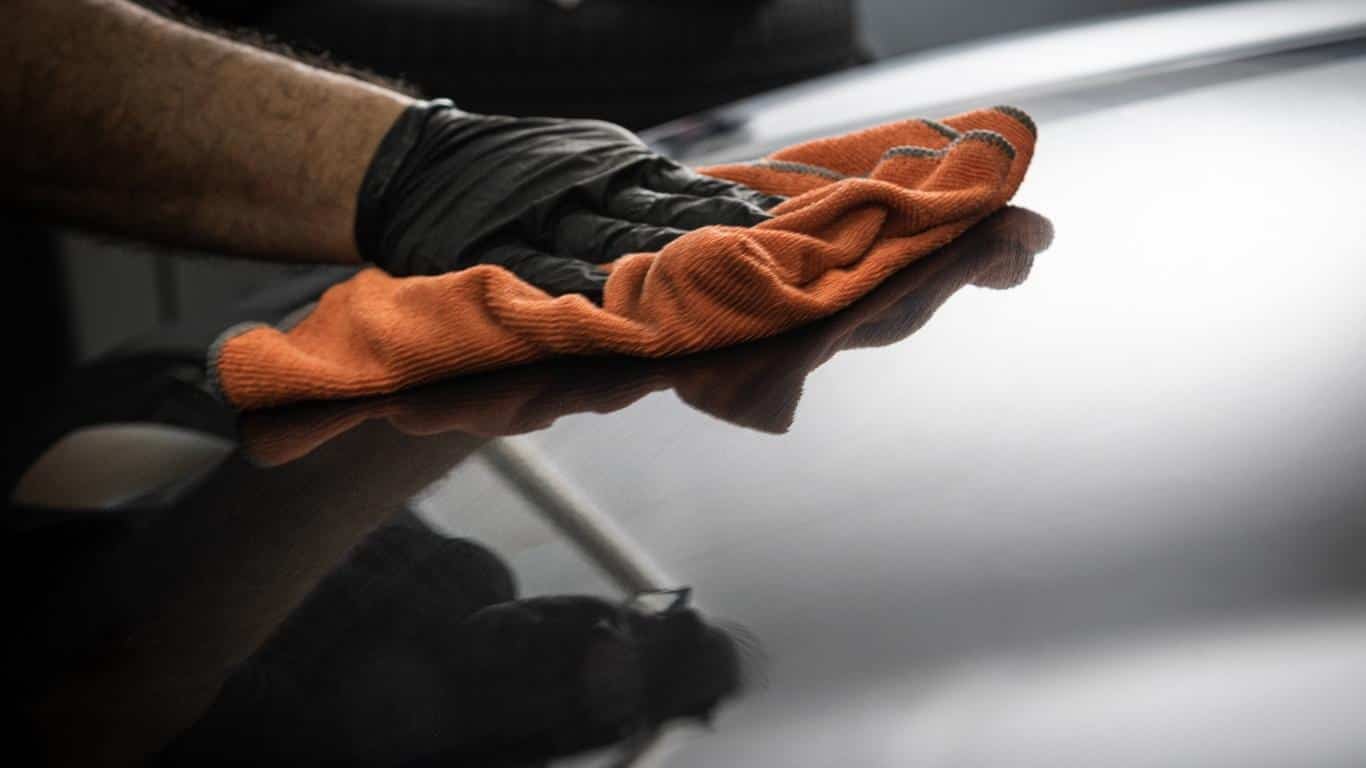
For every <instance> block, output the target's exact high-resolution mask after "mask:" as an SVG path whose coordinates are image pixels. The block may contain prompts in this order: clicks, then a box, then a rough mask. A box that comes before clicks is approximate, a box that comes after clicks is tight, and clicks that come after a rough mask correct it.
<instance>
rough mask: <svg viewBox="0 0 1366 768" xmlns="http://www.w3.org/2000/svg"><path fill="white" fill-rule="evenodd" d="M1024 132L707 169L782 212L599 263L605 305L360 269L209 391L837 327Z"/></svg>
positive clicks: (928, 128)
mask: <svg viewBox="0 0 1366 768" xmlns="http://www.w3.org/2000/svg"><path fill="white" fill-rule="evenodd" d="M1034 139H1035V128H1034V124H1033V121H1032V120H1030V118H1029V117H1028V116H1027V115H1026V114H1024V113H1023V112H1021V111H1020V110H1018V109H1014V108H1011V107H996V108H993V109H987V110H979V111H976V112H970V113H967V114H963V115H959V116H957V117H952V118H949V119H947V120H944V121H943V122H935V121H931V120H905V121H899V122H895V123H889V124H886V125H882V126H878V127H875V128H870V129H867V130H863V131H857V132H855V133H850V134H846V135H844V136H839V137H835V138H829V139H819V140H816V141H810V142H806V143H803V144H799V145H796V146H793V147H789V148H787V149H784V150H781V151H779V152H776V153H774V154H773V155H770V156H769V157H767V158H764V159H762V160H758V161H755V162H750V163H738V164H731V165H721V166H715V167H711V168H704V169H701V170H702V172H703V173H706V174H708V175H711V176H715V177H718V178H723V179H729V180H732V181H737V182H739V183H742V184H746V185H748V186H751V187H754V188H755V189H758V190H760V191H763V192H767V193H770V194H776V195H784V196H787V197H788V198H789V199H788V200H787V201H786V202H785V203H783V204H781V205H779V206H778V207H777V208H775V209H774V210H773V212H772V213H773V215H774V217H773V218H772V219H771V220H769V221H766V222H764V223H763V224H760V225H758V226H755V227H749V228H740V227H725V226H716V227H704V228H702V229H699V230H696V231H694V232H690V233H688V234H686V235H684V236H682V237H680V238H678V239H677V240H675V241H674V242H672V243H670V244H669V245H667V246H666V247H665V248H664V249H663V250H660V251H658V252H656V253H637V254H630V255H628V256H624V257H622V258H620V259H618V260H617V261H616V262H614V263H612V264H610V265H608V266H607V268H608V269H610V271H611V275H610V277H609V279H608V281H607V286H606V289H605V291H604V294H603V304H602V306H601V307H599V306H596V305H594V304H593V303H592V302H590V301H588V300H587V299H585V298H583V297H582V296H572V295H571V296H560V297H558V298H552V297H550V296H548V295H547V294H545V293H544V292H542V291H540V290H539V289H537V288H535V287H533V286H531V285H528V284H526V283H523V282H522V281H520V280H518V279H517V278H516V277H515V276H513V275H512V274H511V273H510V272H507V271H505V270H503V269H502V268H500V267H495V266H488V265H485V266H476V267H471V268H469V269H465V270H462V271H459V272H453V273H449V274H445V275H438V276H434V277H408V278H396V277H392V276H389V275H387V274H385V273H384V272H382V271H380V270H378V269H368V270H365V271H363V272H361V273H359V274H357V275H356V276H355V277H353V278H351V279H350V280H348V281H346V282H344V283H342V284H340V285H337V286H335V287H333V288H331V289H330V290H328V291H327V293H325V294H324V295H323V296H322V298H321V300H320V301H319V302H318V304H317V306H316V307H315V308H313V309H312V311H311V312H309V313H308V314H307V316H305V317H303V318H302V320H300V321H299V322H298V323H297V324H296V325H294V326H293V327H292V328H290V329H289V330H287V331H285V330H280V329H276V328H272V327H269V326H262V325H255V326H245V327H243V326H239V327H235V328H231V329H228V330H227V331H225V332H224V333H223V335H222V336H220V337H219V339H218V340H217V341H216V342H215V343H214V345H213V347H212V348H211V349H210V351H209V360H208V364H209V379H210V381H211V382H212V383H213V385H214V386H215V388H216V389H217V391H218V392H219V394H220V395H221V396H222V397H223V399H224V400H225V401H227V402H228V403H229V404H231V405H233V406H235V407H237V408H241V409H252V408H260V407H265V406H270V405H278V404H282V403H287V402H294V401H299V400H310V399H331V398H343V397H358V396H363V395H373V394H380V393H385V392H393V391H397V390H399V389H402V388H405V387H410V386H413V385H415V384H420V383H423V382H427V381H432V380H435V379H440V378H444V377H449V376H453V375H458V374H464V373H472V372H476V371H486V370H491V369H495V368H502V367H507V366H512V365H517V364H521V363H527V362H531V361H534V360H540V359H544V358H548V357H554V356H561V355H605V354H620V355H630V356H635V357H668V356H674V355H682V354H687V353H691V352H697V351H701V350H705V349H713V348H717V347H723V346H728V345H731V344H736V343H739V342H743V341H748V340H752V339H757V338H761V337H765V336H771V335H774V334H777V333H780V332H782V331H785V330H788V329H791V328H794V327H797V326H799V325H803V324H805V323H808V322H810V321H812V320H815V319H817V318H820V317H824V316H826V315H829V314H831V313H833V312H836V311H838V310H840V309H843V308H844V307H846V306H848V305H849V304H851V303H853V302H854V301H855V300H857V299H858V298H859V297H861V296H863V295H865V294H867V293H868V292H869V291H871V290H872V289H874V288H875V287H877V286H878V285H879V284H880V283H881V282H882V281H883V280H885V279H886V278H887V277H888V276H890V275H892V274H893V273H895V272H896V271H898V270H900V269H901V268H903V267H905V266H906V265H907V264H910V263H911V262H913V261H915V260H916V259H918V258H920V257H922V256H924V255H926V254H928V253H930V252H932V251H934V250H935V249H937V248H939V247H941V246H943V245H945V244H946V243H948V242H949V241H951V240H953V239H954V238H956V237H957V236H958V235H960V234H962V233H963V232H964V231H966V230H967V229H968V228H969V227H971V226H972V225H973V224H975V223H976V222H978V221H980V220H982V219H983V218H985V217H986V216H988V215H990V214H991V213H992V212H994V211H996V210H997V209H999V208H1001V207H1002V206H1004V205H1005V204H1006V203H1007V202H1008V201H1009V200H1010V198H1011V197H1012V196H1013V195H1014V194H1015V191H1016V190H1017V189H1018V188H1019V186H1020V182H1021V181H1022V180H1023V178H1024V174H1025V171H1026V170H1027V169H1028V167H1029V161H1030V158H1031V157H1032V155H1033V150H1034Z"/></svg>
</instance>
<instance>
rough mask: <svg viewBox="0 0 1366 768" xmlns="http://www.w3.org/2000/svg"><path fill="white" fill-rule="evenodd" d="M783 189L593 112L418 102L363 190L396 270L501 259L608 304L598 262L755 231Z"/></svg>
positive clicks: (370, 234)
mask: <svg viewBox="0 0 1366 768" xmlns="http://www.w3.org/2000/svg"><path fill="white" fill-rule="evenodd" d="M781 199H782V198H777V197H773V196H770V195H765V194H762V193H759V192H756V191H754V190H751V189H748V188H746V187H743V186H740V185H737V184H734V183H731V182H727V181H721V180H718V179H711V178H707V177H705V176H701V175H699V174H697V173H695V172H693V171H691V170H689V169H687V168H684V167H683V166H680V165H678V164H677V163H674V162H672V161H671V160H668V159H666V158H664V157H661V156H660V155H657V154H655V153H654V152H651V151H650V150H649V149H648V148H647V147H646V146H645V145H644V144H643V143H642V142H641V141H640V139H638V138H636V137H635V136H634V135H633V134H631V133H630V132H628V131H627V130H626V129H624V128H620V127H618V126H615V125H612V124H610V123H603V122H598V121H593V120H558V119H552V118H516V117H492V116H486V115H471V114H466V113H464V112H461V111H459V110H458V109H456V108H455V107H454V105H453V104H451V103H450V102H449V101H445V100H440V101H434V102H425V103H419V104H415V105H413V106H412V107H409V108H408V109H407V110H406V111H405V112H404V113H403V115H402V116H400V117H399V119H398V120H397V122H396V123H395V124H394V126H393V128H391V129H390V130H389V133H388V135H387V136H385V138H384V140H383V141H382V142H381V143H380V146H379V149H378V150H377V151H376V153H375V157H374V159H373V160H372V161H371V163H370V168H369V170H368V171H367V172H366V176H365V180H364V182H363V183H362V185H361V191H360V200H359V206H358V210H357V215H356V242H357V244H358V246H359V248H360V253H361V256H362V257H364V258H365V259H366V260H368V261H370V262H373V263H374V264H376V265H378V266H380V267H382V268H383V269H384V270H386V271H387V272H389V273H390V274H394V275H431V274H440V273H443V272H449V271H452V270H458V269H463V268H465V267H469V266H473V265H475V264H497V265H499V266H502V267H504V268H506V269H508V270H510V271H511V272H512V273H514V274H516V275H517V276H518V277H520V278H521V279H523V280H525V281H526V282H528V283H531V284H532V285H535V286H537V287H538V288H541V289H542V290H544V291H546V292H547V293H549V294H551V295H556V296H558V295H561V294H565V293H580V294H583V295H585V296H588V297H589V298H590V299H592V300H594V301H601V297H602V289H603V286H604V285H605V284H606V282H607V274H606V273H605V272H602V271H601V270H599V269H598V268H597V267H596V266H595V265H597V264H603V263H606V262H609V261H612V260H614V259H616V258H618V257H620V256H622V255H625V254H627V253H635V252H641V251H654V250H658V249H659V248H662V247H663V246H664V245H665V244H667V243H668V242H670V241H671V240H673V239H674V238H676V237H678V236H679V235H681V234H683V233H684V232H685V231H687V230H691V229H696V228H698V227H703V226H708V225H712V224H730V225H737V226H752V225H754V224H757V223H759V222H761V221H764V220H765V219H767V218H768V214H767V213H765V210H766V209H767V208H769V207H772V206H773V205H776V204H777V203H778V202H780V201H781Z"/></svg>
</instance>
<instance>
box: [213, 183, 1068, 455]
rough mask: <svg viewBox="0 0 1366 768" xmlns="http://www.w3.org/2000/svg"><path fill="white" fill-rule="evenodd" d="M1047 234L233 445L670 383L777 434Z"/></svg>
mask: <svg viewBox="0 0 1366 768" xmlns="http://www.w3.org/2000/svg"><path fill="white" fill-rule="evenodd" d="M1052 240H1053V226H1052V224H1051V223H1049V221H1048V219H1045V218H1044V217H1042V216H1039V215H1038V214H1036V213H1033V212H1031V211H1027V210H1025V209H1023V208H1015V207H1009V206H1008V207H1006V208H1003V209H1002V210H1000V211H997V212H996V213H994V214H992V215H991V216H990V217H988V218H987V219H986V220H985V221H983V222H981V223H980V224H978V225H977V226H975V227H973V228H972V229H970V230H968V231H967V232H965V233H964V234H963V236H962V237H960V238H958V239H957V240H955V241H953V242H952V243H950V244H949V245H948V246H947V247H945V248H941V249H939V250H938V251H936V252H935V253H934V254H932V255H930V256H927V257H925V258H923V259H921V260H919V261H917V262H916V263H914V264H912V265H911V266H909V267H907V268H906V269H903V270H901V271H900V272H898V273H896V274H895V275H893V276H892V277H890V278H888V279H887V281H886V282H884V283H883V284H882V285H880V286H878V288H877V289H876V290H874V291H872V292H871V293H869V294H868V295H867V296H864V297H863V298H861V299H859V300H858V301H856V302H854V303H853V304H852V305H850V306H849V307H848V308H846V309H844V310H842V311H840V312H837V313H836V314H834V315H831V316H830V317H827V318H824V319H822V320H819V321H817V322H814V323H811V324H809V325H807V326H804V327H802V328H800V329H797V330H793V331H790V332H788V333H784V334H780V335H778V336H773V337H770V338H767V339H762V340H760V341H755V342H750V343H747V344H738V345H735V346H730V347H726V348H724V349H717V350H712V351H709V352H703V353H699V354H696V355H687V356H685V357H673V358H663V359H641V358H628V357H617V358H599V359H589V358H564V359H562V360H557V361H554V362H550V363H547V364H544V365H524V366H521V367H518V368H513V369H509V370H503V371H497V372H493V373H486V374H474V375H470V376H460V377H456V378H453V379H448V380H445V381H441V382H438V383H435V384H429V385H426V386H420V387H413V388H411V389H406V390H404V391H402V392H396V393H394V394H390V395H379V396H375V397H366V398H359V399H354V400H334V401H311V402H307V403H298V404H296V405H291V406H286V407H282V408H266V409H262V410H258V411H253V412H251V413H247V414H245V415H244V416H243V418H242V419H241V420H240V422H239V425H238V428H239V433H240V438H241V441H242V449H243V452H244V453H245V454H246V455H247V456H248V457H249V458H250V459H251V460H252V461H253V462H254V463H256V464H258V465H262V466H277V465H280V464H285V463H288V462H291V461H294V460H296V459H299V458H302V457H303V456H306V455H308V454H310V453H312V452H313V451H314V450H315V449H317V448H318V447H319V446H321V445H323V444H325V443H327V442H329V441H331V440H333V439H335V438H337V437H340V436H341V435H344V434H346V433H347V432H349V431H350V430H352V429H354V428H355V427H357V426H359V425H360V424H363V423H365V422H368V421H384V422H387V423H388V424H389V425H390V426H391V427H392V428H394V429H395V430H397V431H399V432H401V433H403V434H405V435H412V436H421V437H427V436H430V435H436V434H442V433H446V432H452V431H457V432H463V433H465V434H468V435H471V436H476V437H481V438H492V437H506V436H509V435H520V434H524V433H527V432H536V431H539V430H542V429H545V428H547V427H549V426H551V425H552V424H554V423H555V421H556V420H557V419H559V418H560V417H561V416H565V415H568V414H572V413H586V412H591V413H611V412H613V411H618V410H621V409H623V408H627V407H629V406H631V405H632V404H634V403H635V402H637V401H638V400H640V399H641V398H643V397H645V396H646V395H648V394H651V393H653V392H659V391H663V390H669V389H672V390H673V391H674V393H675V394H676V395H677V396H678V399H679V400H681V401H682V402H684V403H687V404H688V405H690V406H692V407H693V408H696V409H697V410H699V411H702V412H703V413H707V414H710V415H711V416H714V417H716V418H718V419H721V420H723V421H727V422H729V423H731V424H733V425H736V426H739V427H745V428H748V429H755V430H759V431H762V432H768V433H772V434H781V433H784V432H787V431H788V429H789V428H790V427H791V426H792V424H793V422H794V420H795V419H796V415H797V404H798V402H799V401H800V400H801V397H802V393H803V391H805V389H806V378H807V375H808V374H809V373H811V372H812V371H814V370H815V369H816V368H818V367H820V366H821V365H823V364H825V362H826V361H827V360H829V359H830V358H832V357H834V356H835V355H836V354H837V353H839V352H841V351H843V350H846V349H858V348H864V347H883V346H889V345H892V344H897V343H899V342H901V341H903V340H905V339H907V338H908V337H910V336H911V335H912V334H914V333H916V332H918V331H919V330H920V329H921V328H922V327H923V326H924V325H925V324H926V323H927V322H928V321H929V320H930V318H931V317H933V316H934V313H935V312H936V311H938V309H939V307H940V306H941V305H942V304H943V303H944V302H945V301H947V300H948V299H949V297H950V296H953V295H954V294H955V293H956V292H957V291H958V290H959V289H960V288H962V287H963V286H965V285H976V286H980V287H983V288H991V289H996V290H1004V289H1007V288H1013V287H1014V286H1016V285H1019V284H1020V283H1022V282H1024V280H1025V278H1026V277H1028V275H1029V271H1030V269H1031V268H1032V267H1033V265H1034V256H1035V254H1037V253H1039V252H1040V251H1043V250H1045V249H1047V248H1048V246H1049V244H1050V243H1051V242H1052Z"/></svg>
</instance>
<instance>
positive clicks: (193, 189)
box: [0, 0, 409, 262]
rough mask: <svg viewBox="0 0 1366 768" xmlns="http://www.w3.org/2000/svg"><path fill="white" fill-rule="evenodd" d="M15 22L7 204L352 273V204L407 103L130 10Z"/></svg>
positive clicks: (24, 13) (82, 3)
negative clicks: (346, 266)
mask: <svg viewBox="0 0 1366 768" xmlns="http://www.w3.org/2000/svg"><path fill="white" fill-rule="evenodd" d="M8 10H9V13H7V14H6V16H7V17H8V18H7V23H8V24H9V25H10V27H9V31H8V33H5V36H6V37H8V38H9V39H10V41H9V44H7V45H5V46H4V47H3V49H0V65H3V66H4V67H5V69H6V70H7V71H8V74H7V75H5V76H3V77H0V110H3V112H4V119H3V121H0V125H2V126H3V127H0V132H3V133H2V134H0V140H3V142H4V145H5V147H6V149H7V151H6V160H5V161H4V167H3V171H2V172H3V175H4V176H5V177H6V183H5V184H4V187H5V190H6V191H5V194H6V196H8V197H10V198H11V199H12V200H14V201H16V202H19V203H21V204H24V205H27V206H29V207H33V208H37V209H41V210H44V211H47V212H49V213H50V214H51V215H54V216H56V217H59V218H66V219H72V220H76V221H80V222H83V223H85V224H87V225H89V226H93V227H96V228H99V229H102V230H106V231H114V232H120V233H123V234H129V235H134V236H140V237H146V238H149V239H153V240H157V241H161V242H167V243H172V244H178V245H187V246H199V247H206V248H212V249H216V250H221V251H226V252H232V253H238V254H242V255H253V256H261V257H270V258H281V259H291V260H300V261H305V260H307V261H333V262H351V261H356V260H357V255H356V248H355V242H354V238H353V223H354V219H355V202H356V194H357V190H358V189H359V186H360V181H361V178H362V177H363V176H364V173H365V170H366V167H367V165H368V163H369V160H370V158H371V156H372V155H373V153H374V149H375V147H376V146H377V145H378V144H379V141H380V139H381V138H382V137H383V135H384V133H385V131H387V130H388V128H389V126H390V125H391V124H392V123H393V121H394V120H395V118H396V117H397V116H398V114H399V113H400V112H401V111H402V109H403V108H404V107H405V106H406V105H407V104H408V103H409V99H407V98H406V97H405V96H403V95H402V94H399V93H396V92H393V91H389V90H386V89H384V88H381V87H378V86H375V85H372V84H369V83H365V82H362V81H360V80H356V79H353V78H349V77H346V76H343V75H339V74H335V73H332V72H327V71H324V70H320V69H316V68H312V67H309V66H307V65H304V64H301V63H299V62H296V61H293V60H291V59H288V58H286V57H283V56H279V55H275V54H272V53H268V52H264V51H261V50H259V49H256V48H252V47H250V46H246V45H243V44H239V43H236V42H233V41H230V40H226V39H223V38H219V37H215V36H213V35H210V34H207V33H204V32H201V31H198V30H195V29H192V28H190V27H187V26H184V25H182V24H179V23H176V22H173V21H170V20H167V19H164V18H161V17H159V16H156V15H154V14H152V13H150V12H148V11H145V10H143V9H141V8H138V7H136V6H134V5H132V4H131V3H128V2H124V0H65V1H63V2H53V1H52V0H20V1H19V2H15V3H12V4H10V7H9V9H8Z"/></svg>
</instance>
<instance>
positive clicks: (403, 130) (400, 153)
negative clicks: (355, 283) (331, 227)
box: [354, 99, 456, 272]
mask: <svg viewBox="0 0 1366 768" xmlns="http://www.w3.org/2000/svg"><path fill="white" fill-rule="evenodd" d="M454 109H456V106H455V104H454V103H453V102H452V101H451V100H450V99H434V100H432V101H421V102H417V103H415V104H412V105H411V106H409V107H408V108H407V109H405V110H403V113H402V114H401V115H399V117H398V119H397V120H395V121H394V124H393V126H392V127H390V128H389V132H388V133H386V134H385V135H384V138H383V139H382V140H381V141H380V143H379V147H378V148H377V149H376V150H375V155H374V157H373V158H372V159H371V160H370V166H369V167H368V168H367V169H366V171H365V177H364V178H363V179H362V180H361V184H360V193H359V195H358V199H357V201H356V223H355V233H354V234H355V238H356V249H357V251H358V252H359V253H360V257H361V258H362V259H364V260H365V261H368V262H371V263H372V264H376V265H378V266H380V267H382V268H384V269H385V270H386V271H391V272H392V270H391V269H389V265H387V264H385V263H384V262H385V261H386V259H385V258H384V255H383V254H384V253H385V249H384V247H383V243H384V230H385V226H384V224H385V221H386V220H387V219H388V218H389V217H388V213H389V211H388V209H389V204H388V198H389V192H390V190H391V189H392V188H393V186H394V182H395V179H396V178H397V177H398V176H399V175H400V171H401V170H402V169H403V166H404V164H405V163H406V162H407V159H408V156H409V155H411V154H412V151H413V148H414V147H416V146H417V145H418V143H419V142H420V141H421V140H422V135H423V133H424V132H425V131H426V128H427V124H428V123H429V122H430V121H431V118H432V116H433V115H435V114H436V113H438V112H444V111H446V110H454Z"/></svg>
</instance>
